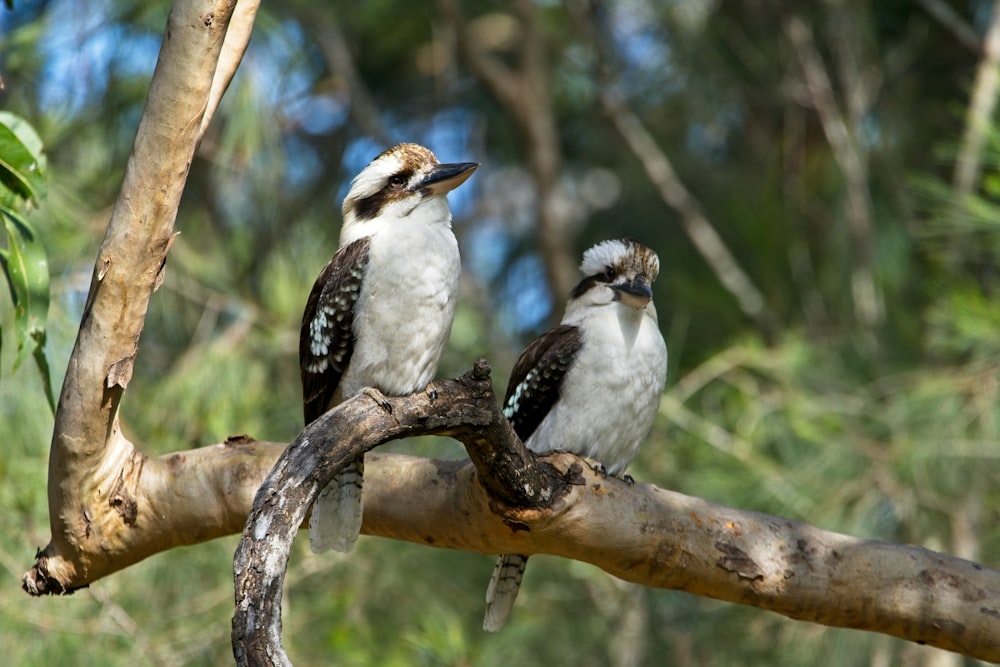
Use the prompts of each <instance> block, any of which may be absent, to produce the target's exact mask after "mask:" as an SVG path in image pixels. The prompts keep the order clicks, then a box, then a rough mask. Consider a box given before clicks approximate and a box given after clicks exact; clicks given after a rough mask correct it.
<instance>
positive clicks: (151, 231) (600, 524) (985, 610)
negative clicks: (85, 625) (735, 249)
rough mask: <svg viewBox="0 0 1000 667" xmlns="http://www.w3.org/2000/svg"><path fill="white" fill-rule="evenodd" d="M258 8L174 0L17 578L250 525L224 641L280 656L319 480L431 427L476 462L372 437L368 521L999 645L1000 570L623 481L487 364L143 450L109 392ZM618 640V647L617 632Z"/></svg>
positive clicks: (253, 658)
mask: <svg viewBox="0 0 1000 667" xmlns="http://www.w3.org/2000/svg"><path fill="white" fill-rule="evenodd" d="M522 9H524V7H523V6H522ZM255 11H256V3H254V2H250V1H247V2H239V3H236V2H233V1H232V0H230V1H228V2H215V3H212V2H203V1H195V0H177V2H176V3H175V5H174V7H173V9H172V11H171V13H170V18H169V21H168V26H167V31H166V34H165V38H164V43H163V47H162V50H161V54H160V59H159V62H158V64H157V68H156V72H155V74H154V77H153V82H152V85H151V88H150V92H149V98H148V101H147V104H146V109H145V111H144V114H143V118H142V120H141V122H140V126H139V129H138V133H137V136H136V140H135V145H134V147H133V151H132V155H131V157H130V160H129V164H128V168H127V170H126V175H125V180H124V183H123V185H122V191H121V195H120V197H119V199H118V202H117V204H116V206H115V210H114V213H113V215H112V219H111V221H110V223H109V225H108V230H107V235H106V237H105V240H104V243H103V245H102V246H101V249H100V251H99V254H98V257H97V262H96V266H95V270H94V277H93V282H92V284H91V289H90V294H89V296H88V299H87V303H86V307H85V309H84V314H83V318H82V321H81V325H80V332H79V335H78V338H77V342H76V346H75V347H74V350H73V354H72V357H71V360H70V363H69V367H68V370H67V373H66V379H65V382H64V385H63V389H62V393H61V395H60V401H59V406H58V409H57V414H56V420H55V428H54V432H53V438H52V447H51V456H50V473H49V512H50V522H51V529H52V537H51V542H50V543H49V544H48V546H46V547H45V548H44V549H43V550H42V551H40V552H39V554H38V556H37V561H36V563H35V566H34V567H33V568H32V569H31V570H30V571H29V572H28V573H27V574H26V575H25V577H24V579H23V585H24V588H25V589H26V590H27V591H28V592H29V593H31V594H33V595H41V594H54V593H67V592H72V591H73V590H75V589H77V588H80V587H82V586H87V585H89V584H91V583H93V582H95V581H97V580H98V579H100V578H102V577H105V576H108V575H109V574H112V573H114V572H116V571H118V570H121V569H123V568H125V567H127V566H129V565H131V564H133V563H135V562H137V561H139V560H141V559H143V558H146V557H148V556H150V555H152V554H155V553H159V552H162V551H165V550H168V549H171V548H174V547H177V546H182V545H189V544H195V543H198V542H203V541H206V540H209V539H213V538H215V537H219V536H222V535H228V534H233V533H239V532H240V531H241V530H244V524H246V527H245V530H244V537H243V540H242V541H241V543H240V547H239V550H238V552H237V555H236V558H235V561H234V568H235V575H236V600H237V607H236V614H235V616H234V624H233V628H234V631H233V642H234V650H235V652H236V656H237V658H238V660H239V661H240V662H247V663H249V664H262V663H263V664H266V663H286V662H287V656H285V655H284V653H283V651H282V648H281V643H280V639H281V638H280V601H281V598H280V596H281V582H282V578H283V576H284V566H285V563H286V562H287V556H288V548H289V546H290V543H291V541H292V539H293V538H294V536H295V534H296V532H297V531H298V528H299V527H300V525H301V523H302V521H303V520H304V519H305V517H306V515H307V513H308V508H309V507H310V505H311V502H312V500H313V498H314V497H315V495H316V493H317V491H318V489H319V488H322V487H323V486H325V485H326V483H327V482H328V481H329V480H330V479H331V478H332V476H333V474H334V473H335V472H336V470H337V469H338V467H340V466H342V465H343V463H344V462H345V461H346V460H348V458H350V457H353V456H355V455H357V454H359V453H360V452H362V451H366V450H369V449H371V448H372V447H375V446H377V445H378V444H380V443H383V442H385V441H387V440H389V439H392V438H398V437H403V436H410V435H419V434H432V433H436V434H443V435H452V436H453V437H456V438H458V439H459V440H461V441H462V442H463V443H464V444H465V445H466V447H467V450H468V452H469V455H470V459H471V461H435V460H428V459H419V458H413V457H405V456H398V455H378V454H374V455H372V456H371V458H370V462H369V464H368V468H367V470H366V477H367V483H366V495H365V515H364V516H365V520H364V526H363V532H365V533H366V534H369V535H379V536H383V537H388V538H393V539H400V540H406V541H410V542H416V543H420V544H425V545H433V546H436V547H441V548H450V549H460V550H465V551H472V552H480V553H498V552H509V553H524V554H536V553H546V554H552V555H557V556H562V557H565V558H572V559H578V560H582V561H586V562H589V563H592V564H594V565H596V566H598V567H600V568H602V569H604V570H605V571H607V572H609V573H611V574H613V575H615V576H617V577H619V578H621V579H624V580H626V581H630V582H634V583H637V584H642V585H645V586H650V587H656V588H672V589H677V590H684V591H688V592H690V593H693V594H696V595H705V596H709V597H713V598H717V599H720V600H728V601H732V602H737V603H741V604H748V605H752V606H755V607H759V608H761V609H767V610H771V611H775V612H778V613H781V614H784V615H786V616H789V617H792V618H797V619H803V620H809V621H812V622H816V623H821V624H826V625H835V626H842V627H852V628H859V629H865V630H872V631H876V632H882V633H886V634H890V635H894V636H897V637H902V638H905V639H910V640H913V641H918V642H923V643H927V644H930V645H933V646H939V647H942V648H947V649H950V650H953V651H958V652H961V653H964V654H966V655H970V656H975V657H980V658H983V659H987V660H1000V608H998V605H997V604H996V601H997V600H1000V572H996V571H994V570H990V569H987V568H984V567H982V566H979V565H976V564H974V563H971V562H968V561H964V560H960V559H958V558H954V557H952V556H947V555H944V554H939V553H934V552H932V551H928V550H926V549H921V548H917V547H908V546H898V545H891V544H885V543H879V542H871V541H865V540H859V539H856V538H852V537H848V536H845V535H838V534H835V533H830V532H826V531H822V530H820V529H818V528H814V527H811V526H808V525H805V524H801V523H797V522H794V521H789V520H786V519H782V518H778V517H771V516H766V515H762V514H757V513H754V512H746V511H741V510H736V509H731V508H726V507H722V506H720V505H715V504H713V503H710V502H707V501H704V500H699V499H696V498H689V497H686V496H682V495H680V494H676V493H671V492H669V491H665V490H662V489H658V488H656V487H654V486H650V485H645V484H636V485H634V486H628V485H626V484H625V483H624V482H621V481H619V480H617V479H613V478H612V479H609V478H606V477H602V476H600V475H598V474H596V473H595V472H593V471H592V469H591V468H590V466H589V465H587V463H586V462H583V461H581V460H580V459H578V458H576V457H574V456H571V455H568V454H556V455H552V456H550V457H547V458H546V459H542V460H538V459H536V458H535V457H533V456H532V455H531V454H530V453H529V452H527V450H525V448H524V446H523V444H522V443H521V442H520V441H518V440H517V438H516V436H515V435H514V434H513V431H512V430H511V429H510V427H509V425H508V424H507V422H506V420H505V419H504V418H503V417H502V415H501V413H500V412H499V410H498V408H497V401H496V397H495V396H494V394H493V390H492V383H491V381H490V378H489V369H488V367H487V366H486V365H485V363H479V364H477V366H476V368H475V369H474V370H473V371H472V372H471V373H469V374H467V375H466V376H463V377H462V378H458V379H455V380H444V381H437V382H435V384H434V389H435V392H420V393H418V394H416V395H413V396H409V397H400V398H391V399H388V403H389V404H390V405H391V407H392V411H391V413H387V412H386V411H385V410H384V409H383V407H382V406H381V405H379V404H376V403H375V402H373V401H371V400H369V398H368V397H367V396H359V397H356V398H354V399H351V400H349V401H346V402H345V403H343V404H342V405H341V406H338V408H336V409H335V410H333V411H331V412H330V413H328V414H327V415H325V416H324V417H323V418H321V419H320V420H317V421H316V422H314V423H313V424H312V425H310V427H309V428H308V429H306V430H305V431H303V433H302V434H300V435H299V437H298V438H297V439H296V441H295V442H294V443H292V445H291V446H288V447H286V445H285V444H283V443H264V442H257V441H255V440H253V439H252V438H249V437H246V436H237V437H233V438H231V439H230V440H228V441H227V442H225V443H221V444H216V445H213V446H209V447H202V448H198V449H193V450H188V451H181V452H175V453H172V454H169V455H165V456H161V457H157V458H150V457H148V456H146V455H145V454H143V453H142V451H141V448H137V447H136V445H135V444H134V443H133V442H131V441H130V440H128V439H126V438H125V437H124V436H123V435H122V433H121V430H120V428H119V421H118V410H119V406H120V403H121V399H122V396H123V393H124V391H125V387H126V386H127V384H128V382H129V379H130V378H131V374H132V368H133V364H134V363H135V359H136V355H137V353H138V341H139V335H140V333H141V330H142V327H143V322H144V319H145V315H146V308H147V305H148V303H149V299H150V297H151V294H152V292H153V291H154V290H155V289H156V287H157V286H158V284H159V282H160V281H161V279H162V272H163V270H164V265H165V260H166V254H167V251H168V249H169V247H170V242H171V239H172V238H173V233H174V220H175V217H176V213H177V207H178V203H179V201H180V197H181V193H182V190H183V187H184V182H185V179H186V176H187V173H188V169H189V167H190V164H191V160H192V157H193V155H194V151H195V149H196V147H197V144H198V141H199V140H200V137H201V136H202V134H203V133H204V130H205V127H206V126H207V123H208V118H207V116H208V115H209V114H210V111H209V110H211V109H214V108H215V105H216V104H217V103H218V100H219V99H220V98H221V95H222V93H223V91H224V90H225V88H226V86H227V85H228V82H229V79H230V77H231V76H232V74H233V72H234V71H235V68H236V65H237V64H238V62H239V60H240V54H242V52H243V50H244V49H245V47H246V43H247V41H248V40H249V36H250V29H251V27H252V23H253V15H254V12H255ZM230 20H232V22H231V23H230ZM227 25H228V30H227ZM335 443H336V446H334V445H335ZM268 471H270V474H269V473H268ZM262 482H263V484H262ZM255 494H256V496H255ZM248 516H249V518H248ZM473 611H474V613H477V614H478V613H479V612H480V610H478V609H477V610H473ZM473 611H470V613H473ZM626 620H627V624H626V623H624V621H623V627H625V626H626V625H627V626H628V627H632V628H633V629H634V631H636V632H638V631H640V630H641V628H642V627H643V624H644V623H645V622H646V621H645V620H643V619H642V618H639V617H636V618H633V619H626ZM625 629H626V630H628V628H627V627H625ZM636 629H638V630H636ZM616 657H617V659H618V660H619V661H620V662H621V663H622V664H626V663H628V662H630V661H631V660H633V659H634V656H631V655H629V654H628V652H627V651H622V650H617V649H616Z"/></svg>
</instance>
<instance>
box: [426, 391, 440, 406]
mask: <svg viewBox="0 0 1000 667" xmlns="http://www.w3.org/2000/svg"><path fill="white" fill-rule="evenodd" d="M427 398H429V399H430V401H431V403H434V401H436V400H438V390H437V389H435V388H434V387H427Z"/></svg>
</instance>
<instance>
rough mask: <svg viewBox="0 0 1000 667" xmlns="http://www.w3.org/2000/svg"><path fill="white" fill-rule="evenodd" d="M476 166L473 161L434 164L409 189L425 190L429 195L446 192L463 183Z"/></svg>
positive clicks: (415, 190)
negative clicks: (421, 178)
mask: <svg viewBox="0 0 1000 667" xmlns="http://www.w3.org/2000/svg"><path fill="white" fill-rule="evenodd" d="M478 166H479V165H478V164H476V163H475V162H457V163H455V164H438V165H435V166H434V168H433V169H432V170H431V171H430V173H428V174H427V175H426V176H424V180H422V181H420V182H419V183H417V184H415V185H414V186H413V187H411V188H410V189H411V190H413V191H414V192H417V191H426V192H428V193H429V194H431V195H443V194H446V193H448V192H451V191H452V190H454V189H455V188H457V187H458V186H460V185H461V184H462V183H465V181H466V180H467V179H468V178H469V176H472V172H474V171H475V170H476V168H477V167H478Z"/></svg>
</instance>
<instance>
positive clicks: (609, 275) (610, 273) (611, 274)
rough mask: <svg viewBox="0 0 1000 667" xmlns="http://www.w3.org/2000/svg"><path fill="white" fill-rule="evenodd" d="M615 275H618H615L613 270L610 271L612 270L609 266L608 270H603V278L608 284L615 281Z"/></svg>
mask: <svg viewBox="0 0 1000 667" xmlns="http://www.w3.org/2000/svg"><path fill="white" fill-rule="evenodd" d="M617 275H618V274H617V273H615V270H614V269H612V268H611V267H610V266H609V267H608V268H606V269H604V277H605V278H607V280H608V282H609V283H610V282H611V281H612V280H614V279H615V276H617Z"/></svg>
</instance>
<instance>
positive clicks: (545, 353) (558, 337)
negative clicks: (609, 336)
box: [503, 325, 583, 442]
mask: <svg viewBox="0 0 1000 667" xmlns="http://www.w3.org/2000/svg"><path fill="white" fill-rule="evenodd" d="M582 345H583V334H582V332H581V331H580V329H579V328H577V327H574V326H567V325H562V326H558V327H556V328H555V329H552V330H551V331H547V332H545V333H543V334H542V335H541V336H539V337H538V338H536V339H535V340H533V341H532V342H531V343H530V344H529V345H528V347H526V348H524V352H522V353H521V356H520V357H519V358H518V360H517V363H516V364H514V369H513V370H512V371H511V373H510V381H509V382H508V383H507V395H506V396H504V399H503V405H504V408H503V414H504V416H505V417H507V419H508V420H509V421H510V423H511V425H512V426H513V427H514V432H515V433H517V436H518V437H519V438H521V441H522V442H523V441H526V440H527V439H528V438H529V437H531V434H532V433H534V432H535V429H537V428H538V425H539V424H541V423H542V420H543V419H545V415H547V414H548V413H549V410H551V409H552V406H553V405H555V402H556V401H557V400H558V399H559V391H560V389H561V387H562V382H563V378H564V377H566V372H567V371H568V370H569V368H570V366H572V365H573V360H574V359H575V358H576V353H577V352H578V351H579V350H580V347H581V346H582Z"/></svg>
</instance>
